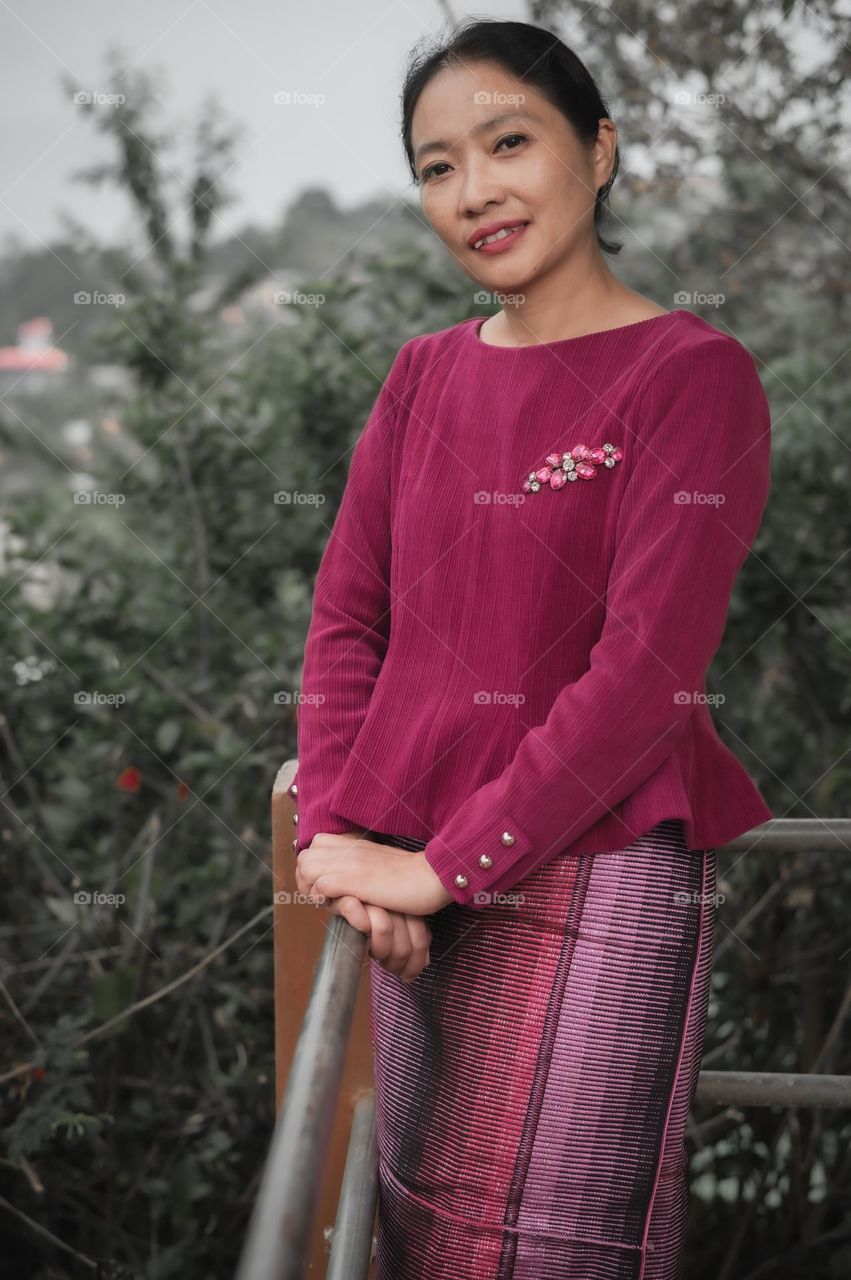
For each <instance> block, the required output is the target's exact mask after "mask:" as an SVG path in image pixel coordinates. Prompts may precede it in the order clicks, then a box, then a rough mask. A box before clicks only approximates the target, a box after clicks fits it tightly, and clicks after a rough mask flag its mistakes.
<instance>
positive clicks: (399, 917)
mask: <svg viewBox="0 0 851 1280" xmlns="http://www.w3.org/2000/svg"><path fill="white" fill-rule="evenodd" d="M388 914H389V916H390V919H391V920H392V921H393V951H392V953H391V954H390V955H389V956H388V957H387V959H386V960H385V962H384V967H385V969H387V970H389V972H390V973H401V972H402V970H403V969H404V968H405V966H406V965H407V964H408V962H409V961H410V959H411V950H412V948H411V935H410V934H409V933H408V923H407V920H406V918H405V916H404V915H403V914H402V913H401V912H400V911H391V912H389V913H388Z"/></svg>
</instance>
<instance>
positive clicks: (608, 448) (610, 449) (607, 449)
mask: <svg viewBox="0 0 851 1280" xmlns="http://www.w3.org/2000/svg"><path fill="white" fill-rule="evenodd" d="M603 450H604V452H605V453H614V451H615V446H614V445H613V444H604V445H603Z"/></svg>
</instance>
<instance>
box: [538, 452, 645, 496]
mask: <svg viewBox="0 0 851 1280" xmlns="http://www.w3.org/2000/svg"><path fill="white" fill-rule="evenodd" d="M622 457H623V449H621V448H619V447H618V446H617V445H615V444H604V445H601V446H599V447H598V448H596V449H589V448H588V447H587V445H584V444H577V445H574V447H573V448H572V449H571V450H570V452H569V453H549V454H547V457H546V459H545V461H544V465H543V466H542V467H539V468H538V470H537V471H530V472H529V475H528V477H527V479H525V480H524V481H523V492H524V493H537V492H538V490H539V489H540V487H541V485H544V484H548V485H549V486H550V488H551V489H562V488H564V486H565V485H566V484H567V482H568V480H593V479H594V477H595V475H596V474H597V470H598V468H599V467H601V466H603V467H609V468H611V467H613V466H614V465H615V464H616V463H618V462H620V460H621V458H622Z"/></svg>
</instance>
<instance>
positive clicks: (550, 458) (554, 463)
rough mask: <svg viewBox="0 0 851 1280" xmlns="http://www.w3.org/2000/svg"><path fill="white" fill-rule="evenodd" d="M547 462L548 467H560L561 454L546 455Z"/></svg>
mask: <svg viewBox="0 0 851 1280" xmlns="http://www.w3.org/2000/svg"><path fill="white" fill-rule="evenodd" d="M547 462H548V463H549V465H550V466H551V467H560V466H561V454H560V453H548V454H547Z"/></svg>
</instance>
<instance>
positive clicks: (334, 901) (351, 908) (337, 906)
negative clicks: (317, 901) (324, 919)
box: [325, 893, 372, 934]
mask: <svg viewBox="0 0 851 1280" xmlns="http://www.w3.org/2000/svg"><path fill="white" fill-rule="evenodd" d="M325 905H326V909H327V910H328V911H329V913H330V914H331V915H332V916H343V917H344V918H345V919H346V920H348V922H349V924H350V925H351V926H352V928H353V929H357V930H358V932H359V933H366V934H369V933H370V931H371V929H372V925H371V924H370V919H369V912H368V911H367V909H366V907H365V906H364V905H363V903H362V902H361V900H360V898H356V897H354V895H353V894H348V893H347V894H344V895H343V897H342V898H330V899H329V900H328V902H327V903H326V904H325Z"/></svg>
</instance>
